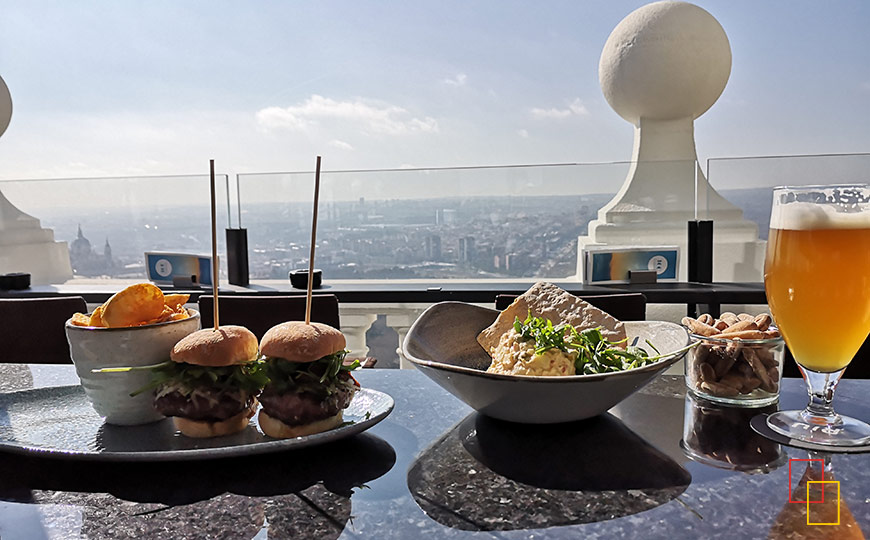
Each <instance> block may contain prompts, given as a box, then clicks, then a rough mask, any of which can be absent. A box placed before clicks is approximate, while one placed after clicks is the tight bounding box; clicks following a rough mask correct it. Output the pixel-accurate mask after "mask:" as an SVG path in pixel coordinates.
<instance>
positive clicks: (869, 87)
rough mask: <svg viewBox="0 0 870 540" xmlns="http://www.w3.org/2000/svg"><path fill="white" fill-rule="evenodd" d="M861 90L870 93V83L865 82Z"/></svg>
mask: <svg viewBox="0 0 870 540" xmlns="http://www.w3.org/2000/svg"><path fill="white" fill-rule="evenodd" d="M861 90H864V91H865V92H868V91H870V81H864V82H863V83H861Z"/></svg>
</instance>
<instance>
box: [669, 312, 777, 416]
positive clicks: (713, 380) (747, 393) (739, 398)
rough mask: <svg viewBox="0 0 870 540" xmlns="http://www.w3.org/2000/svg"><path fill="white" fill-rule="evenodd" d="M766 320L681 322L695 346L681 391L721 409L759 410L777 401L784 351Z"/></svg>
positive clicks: (762, 317)
mask: <svg viewBox="0 0 870 540" xmlns="http://www.w3.org/2000/svg"><path fill="white" fill-rule="evenodd" d="M772 323H773V321H772V319H771V317H770V315H769V314H767V313H763V314H761V315H750V314H748V313H741V314H740V315H736V314H734V313H730V312H727V313H723V314H722V315H720V316H719V318H718V319H716V318H714V317H712V316H711V315H709V314H706V313H705V314H704V315H701V316H700V317H698V318H697V319H693V318H691V317H685V318H683V325H685V326H686V327H687V328H688V330H689V333H690V334H691V335H692V339H694V340H696V341H699V342H700V343H699V344H698V345H697V346H696V347H694V348H692V349H690V350H689V353H688V354H687V355H686V386H687V387H688V389H689V391H691V392H692V393H693V394H695V395H696V396H700V397H702V398H704V399H708V400H711V401H717V402H720V403H729V404H732V405H740V406H745V407H761V406H764V405H768V404H770V403H774V402H775V401H776V400H777V399H779V385H780V381H781V379H782V362H783V356H784V351H785V345H784V342H783V340H782V337H780V335H779V331H778V330H777V329H776V327H775V326H773V324H772Z"/></svg>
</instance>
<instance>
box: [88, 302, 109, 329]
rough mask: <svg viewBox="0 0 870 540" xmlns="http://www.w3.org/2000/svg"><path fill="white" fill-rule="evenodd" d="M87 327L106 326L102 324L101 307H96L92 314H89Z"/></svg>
mask: <svg viewBox="0 0 870 540" xmlns="http://www.w3.org/2000/svg"><path fill="white" fill-rule="evenodd" d="M88 326H106V325H105V323H103V306H97V308H96V309H95V310H94V312H93V313H91V318H90V321H89V322H88Z"/></svg>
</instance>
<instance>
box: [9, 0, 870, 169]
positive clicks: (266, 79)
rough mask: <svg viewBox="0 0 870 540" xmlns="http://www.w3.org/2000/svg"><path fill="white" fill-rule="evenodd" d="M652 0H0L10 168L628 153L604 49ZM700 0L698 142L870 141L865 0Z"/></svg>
mask: <svg viewBox="0 0 870 540" xmlns="http://www.w3.org/2000/svg"><path fill="white" fill-rule="evenodd" d="M645 3H646V2H642V1H621V0H601V1H579V0H573V1H523V2H519V1H505V0H492V1H444V0H436V1H433V0H413V1H409V2H380V1H378V2H375V1H360V0H355V1H306V2H303V1H293V2H290V1H285V2H278V1H271V2H268V1H267V2H228V1H215V0H210V1H202V2H194V1H183V2H179V1H159V0H158V1H147V2H146V1H137V2H132V1H111V2H110V1H102V2H95V1H86V0H77V1H75V2H69V1H57V2H46V1H39V0H20V1H13V0H0V76H2V77H3V78H4V79H5V81H6V83H7V85H8V86H9V88H10V91H11V94H12V99H13V102H14V113H13V118H12V123H11V125H10V126H9V129H8V131H7V132H6V134H5V135H4V136H3V137H2V139H0V179H16V178H45V177H81V176H91V175H96V176H110V175H112V176H114V175H142V174H191V173H197V174H200V173H203V172H206V171H207V163H208V159H209V158H211V157H213V158H215V159H217V162H218V169H219V171H220V172H226V173H235V172H263V171H299V170H311V169H312V168H313V166H314V157H315V155H317V154H321V155H323V159H324V168H325V169H327V170H329V169H331V170H338V169H359V168H396V167H438V166H456V165H506V164H519V163H522V164H529V163H565V162H601V161H617V160H627V159H629V158H630V157H631V143H632V127H631V125H630V124H628V123H627V122H625V121H624V120H622V119H621V118H620V117H619V116H617V115H616V113H614V112H613V110H612V109H611V108H610V107H609V105H608V104H607V102H606V101H605V99H604V97H603V96H602V93H601V89H600V86H599V84H598V61H599V57H600V54H601V49H602V47H603V45H604V42H605V40H606V39H607V36H608V35H609V34H610V32H611V30H612V29H613V28H614V26H615V25H616V24H617V23H618V22H619V21H620V20H621V19H622V18H623V17H625V16H626V15H628V14H629V13H630V12H631V11H633V10H634V9H636V8H637V7H640V6H641V5H643V4H645ZM696 3H697V4H698V5H700V6H701V7H704V8H705V9H707V10H708V11H709V12H711V13H712V14H713V15H714V16H715V17H716V18H717V19H718V20H719V21H720V23H721V24H722V26H723V27H724V28H725V31H726V33H727V34H728V37H729V40H730V42H731V48H732V54H733V67H732V72H731V78H730V80H729V82H728V86H727V87H726V89H725V92H724V93H723V95H722V97H721V98H720V100H719V101H718V103H717V104H716V105H714V106H713V108H712V109H711V110H710V111H709V112H708V113H707V114H705V115H704V116H703V117H702V118H701V119H699V120H698V121H697V122H696V139H697V146H698V152H699V157H700V158H701V159H706V158H708V157H719V156H744V155H765V154H783V153H784V154H800V153H828V152H866V151H870V32H868V27H870V2H865V1H863V0H854V1H831V2H818V1H795V0H788V1H785V0H782V1H763V2H759V1H755V0H751V1H750V0H745V1H739V0H718V1H717V0H709V1H704V0H699V1H697V2H696Z"/></svg>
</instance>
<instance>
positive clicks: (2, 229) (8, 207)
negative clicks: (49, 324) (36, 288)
mask: <svg viewBox="0 0 870 540" xmlns="http://www.w3.org/2000/svg"><path fill="white" fill-rule="evenodd" d="M10 272H27V273H29V274H30V283H31V284H32V285H47V284H52V283H63V282H65V281H67V280H69V279H72V275H73V274H72V266H70V260H69V247H68V246H67V243H66V242H55V241H54V231H52V230H51V229H43V228H42V227H41V226H40V224H39V220H38V219H36V218H35V217H33V216H30V215H28V214H25V213H24V212H22V211H21V210H19V209H18V208H16V207H15V206H14V205H13V204H12V203H11V202H9V200H8V199H7V198H6V197H5V196H4V195H3V193H2V192H0V273H3V274H6V273H10Z"/></svg>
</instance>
